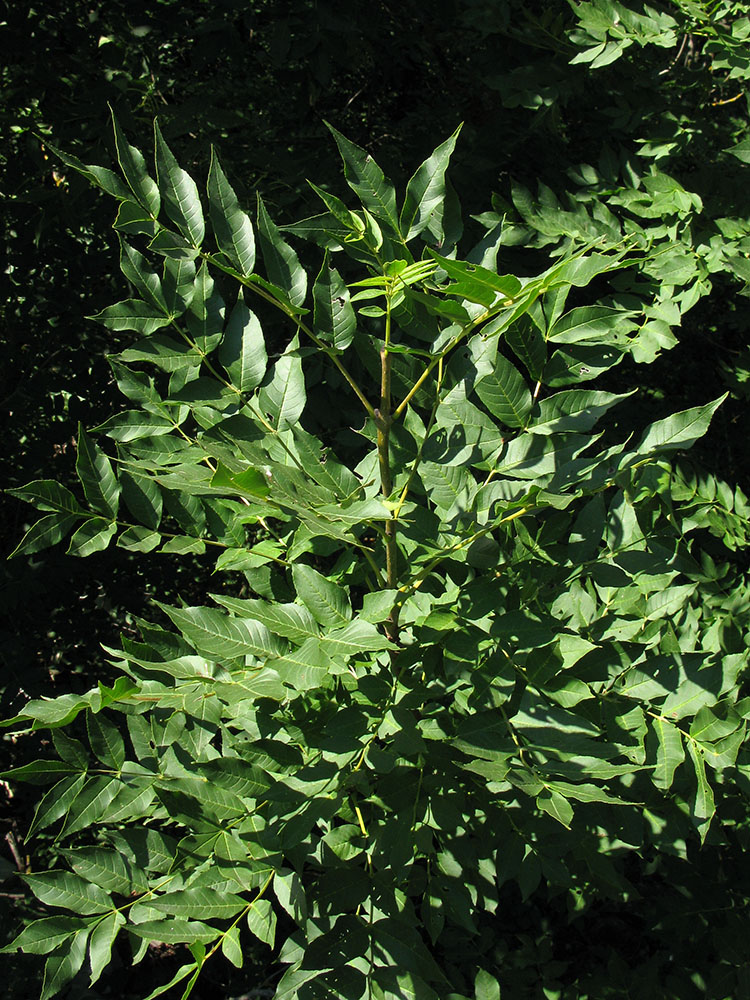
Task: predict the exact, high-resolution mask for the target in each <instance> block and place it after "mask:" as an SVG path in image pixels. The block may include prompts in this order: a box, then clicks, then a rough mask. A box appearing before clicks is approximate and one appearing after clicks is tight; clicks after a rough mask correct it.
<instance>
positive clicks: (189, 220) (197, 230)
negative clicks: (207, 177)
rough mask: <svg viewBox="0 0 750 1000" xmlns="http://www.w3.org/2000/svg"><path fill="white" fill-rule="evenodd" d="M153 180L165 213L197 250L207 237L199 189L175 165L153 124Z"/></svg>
mask: <svg viewBox="0 0 750 1000" xmlns="http://www.w3.org/2000/svg"><path fill="white" fill-rule="evenodd" d="M154 140H155V144H156V178H157V182H158V184H159V193H160V194H161V197H162V201H163V203H164V209H165V211H166V213H167V215H168V216H169V218H170V219H171V220H172V221H173V222H174V223H175V224H176V226H177V227H178V229H179V230H180V232H181V233H182V234H183V236H185V238H186V239H187V240H189V241H190V243H191V244H192V246H194V247H199V246H200V245H201V243H202V242H203V237H204V236H205V233H206V227H205V223H204V221H203V209H202V208H201V202H200V197H199V195H198V188H197V186H196V184H195V181H194V180H193V179H192V177H190V176H189V174H187V173H186V172H185V171H184V170H183V169H182V168H181V167H180V165H179V164H178V163H177V160H175V158H174V156H173V155H172V152H171V150H170V149H169V146H167V144H166V142H165V141H164V138H163V136H162V134H161V129H160V128H159V124H158V122H156V121H154Z"/></svg>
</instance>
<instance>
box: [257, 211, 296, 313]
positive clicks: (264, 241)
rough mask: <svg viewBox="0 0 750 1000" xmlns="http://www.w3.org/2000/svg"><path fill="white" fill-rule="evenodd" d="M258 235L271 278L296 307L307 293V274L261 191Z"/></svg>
mask: <svg viewBox="0 0 750 1000" xmlns="http://www.w3.org/2000/svg"><path fill="white" fill-rule="evenodd" d="M258 237H259V240H260V249H261V253H262V254H263V261H264V263H265V265H266V270H267V272H268V277H269V279H270V281H271V282H272V283H273V284H274V285H278V287H279V288H281V289H282V290H283V291H284V292H286V294H287V295H288V297H289V301H290V302H291V303H292V305H294V306H301V305H302V303H303V302H304V301H305V294H306V292H307V273H306V272H305V271H304V270H303V268H302V266H301V265H300V262H299V258H298V256H297V254H296V253H295V251H294V250H293V249H292V248H291V247H290V246H289V244H288V243H286V242H285V240H284V239H283V238H282V236H281V233H280V232H279V230H278V227H277V226H275V225H274V223H273V222H272V221H271V217H270V216H269V214H268V212H267V211H266V207H265V205H264V204H263V199H262V198H261V196H260V193H259V194H258Z"/></svg>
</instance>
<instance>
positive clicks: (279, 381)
mask: <svg viewBox="0 0 750 1000" xmlns="http://www.w3.org/2000/svg"><path fill="white" fill-rule="evenodd" d="M306 399H307V394H306V392H305V376H304V374H303V371H302V361H301V358H300V356H299V354H298V353H297V347H296V344H295V342H294V341H293V342H292V344H291V345H290V346H289V348H287V350H286V351H285V352H284V354H282V355H281V357H280V358H279V359H278V360H277V361H276V364H275V365H274V366H273V376H272V378H271V381H270V382H268V383H267V384H266V385H264V386H263V387H262V389H261V390H260V392H259V394H258V404H259V406H260V408H261V410H262V411H263V413H264V414H265V415H266V417H267V419H269V420H270V421H271V424H272V425H273V427H274V428H275V429H276V430H277V431H283V430H287V429H288V428H290V427H293V426H294V425H295V424H296V422H297V421H298V420H299V417H300V415H301V414H302V411H303V410H304V408H305V401H306Z"/></svg>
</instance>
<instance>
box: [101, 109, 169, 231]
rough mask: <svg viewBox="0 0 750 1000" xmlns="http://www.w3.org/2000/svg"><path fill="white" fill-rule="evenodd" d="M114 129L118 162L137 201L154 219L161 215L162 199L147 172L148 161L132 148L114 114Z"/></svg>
mask: <svg viewBox="0 0 750 1000" xmlns="http://www.w3.org/2000/svg"><path fill="white" fill-rule="evenodd" d="M112 128H113V129H114V134H115V148H116V149H117V160H118V162H119V164H120V169H121V170H122V172H123V175H124V177H125V180H126V181H127V183H128V186H129V187H130V190H131V191H132V192H133V194H134V195H135V197H136V200H137V201H138V202H139V203H140V204H141V205H142V206H143V208H145V209H146V211H147V212H148V213H149V215H150V216H151V217H152V218H154V219H155V218H156V217H157V216H158V214H159V207H160V203H161V199H160V197H159V189H158V187H157V185H156V184H155V183H154V181H153V180H152V178H151V177H149V175H148V171H147V170H146V161H145V160H144V158H143V155H142V154H141V152H140V151H139V150H138V149H136V148H135V146H131V145H130V143H129V142H128V141H127V139H126V138H125V136H124V135H123V134H122V131H121V130H120V126H119V125H118V123H117V119H116V118H115V116H114V112H113V114H112Z"/></svg>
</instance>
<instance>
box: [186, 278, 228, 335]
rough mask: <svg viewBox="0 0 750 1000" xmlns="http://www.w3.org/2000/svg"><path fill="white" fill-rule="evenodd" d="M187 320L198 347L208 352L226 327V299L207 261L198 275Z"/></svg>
mask: <svg viewBox="0 0 750 1000" xmlns="http://www.w3.org/2000/svg"><path fill="white" fill-rule="evenodd" d="M185 320H186V322H187V328H188V331H189V333H190V336H191V338H192V340H193V341H194V343H195V344H196V345H197V347H198V349H199V350H201V351H205V352H206V353H209V352H210V351H212V350H213V348H214V347H215V346H216V345H217V344H218V342H219V340H220V339H221V333H222V330H223V329H224V300H223V299H222V297H221V295H220V294H219V292H218V291H217V290H216V289H215V287H214V280H213V278H212V277H211V274H210V272H209V270H208V265H207V264H206V263H205V261H204V263H203V264H201V266H200V270H199V271H198V274H197V275H196V278H195V290H194V292H193V295H192V297H191V299H190V307H189V308H188V311H187V312H186V314H185Z"/></svg>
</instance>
